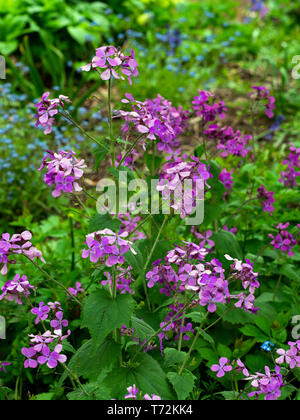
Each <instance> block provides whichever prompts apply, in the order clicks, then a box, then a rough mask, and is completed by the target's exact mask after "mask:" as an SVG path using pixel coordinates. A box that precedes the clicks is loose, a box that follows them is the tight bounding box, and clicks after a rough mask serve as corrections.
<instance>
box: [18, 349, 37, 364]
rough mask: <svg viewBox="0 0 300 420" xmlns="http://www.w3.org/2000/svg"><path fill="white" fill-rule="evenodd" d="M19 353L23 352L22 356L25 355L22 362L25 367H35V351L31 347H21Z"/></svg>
mask: <svg viewBox="0 0 300 420" xmlns="http://www.w3.org/2000/svg"><path fill="white" fill-rule="evenodd" d="M21 353H22V354H23V356H25V357H26V358H27V360H25V362H24V367H25V369H27V368H31V369H35V368H37V366H38V363H37V361H36V360H35V359H34V357H35V356H36V353H37V352H36V351H35V350H34V349H33V348H29V349H27V348H26V347H23V348H22V350H21Z"/></svg>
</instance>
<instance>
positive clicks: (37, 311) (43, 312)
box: [31, 302, 50, 324]
mask: <svg viewBox="0 0 300 420" xmlns="http://www.w3.org/2000/svg"><path fill="white" fill-rule="evenodd" d="M49 312H50V308H49V307H48V306H47V305H44V302H41V303H40V304H39V306H38V307H37V308H33V309H32V310H31V313H32V314H33V315H36V320H35V324H38V323H39V322H40V321H45V320H46V319H47V318H48V314H49Z"/></svg>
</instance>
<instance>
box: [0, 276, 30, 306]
mask: <svg viewBox="0 0 300 420" xmlns="http://www.w3.org/2000/svg"><path fill="white" fill-rule="evenodd" d="M29 289H34V287H33V286H31V284H30V283H29V281H28V280H27V277H26V276H22V277H21V276H20V274H16V276H15V277H14V279H13V280H11V281H8V282H7V283H6V284H5V285H4V287H3V288H2V292H3V293H2V295H0V301H1V300H3V299H6V300H8V301H10V302H13V301H16V303H17V304H18V305H22V303H23V302H22V297H23V298H27V297H28V296H29V295H30V290H29Z"/></svg>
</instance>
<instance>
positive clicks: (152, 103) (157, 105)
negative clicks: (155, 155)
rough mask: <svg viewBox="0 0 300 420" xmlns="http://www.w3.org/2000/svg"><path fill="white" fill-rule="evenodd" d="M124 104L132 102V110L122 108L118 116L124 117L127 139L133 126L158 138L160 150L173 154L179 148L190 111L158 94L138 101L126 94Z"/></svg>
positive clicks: (151, 137)
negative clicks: (176, 105)
mask: <svg viewBox="0 0 300 420" xmlns="http://www.w3.org/2000/svg"><path fill="white" fill-rule="evenodd" d="M125 96H126V99H123V100H122V102H123V103H124V104H130V105H131V107H132V111H123V110H120V111H118V112H117V113H116V116H118V117H122V118H123V119H124V121H125V124H124V125H123V127H122V131H123V138H124V139H126V138H127V136H128V134H129V132H130V129H131V128H132V127H133V128H134V129H135V130H136V131H137V133H138V134H139V135H143V134H144V135H145V136H144V137H145V138H147V139H149V140H156V139H158V144H157V148H158V150H159V151H160V152H165V153H168V154H173V153H174V150H175V149H176V148H178V146H179V141H178V139H177V137H178V135H179V134H181V133H182V132H183V131H184V130H185V128H186V123H185V121H186V120H187V119H188V114H189V113H188V111H183V109H182V108H181V107H179V108H178V109H176V108H175V107H174V106H173V105H172V103H171V102H169V101H168V100H167V99H165V98H163V97H162V96H160V95H158V96H157V97H156V98H155V99H153V100H150V99H146V101H144V102H140V101H136V100H135V99H134V98H133V96H132V95H131V94H126V95H125Z"/></svg>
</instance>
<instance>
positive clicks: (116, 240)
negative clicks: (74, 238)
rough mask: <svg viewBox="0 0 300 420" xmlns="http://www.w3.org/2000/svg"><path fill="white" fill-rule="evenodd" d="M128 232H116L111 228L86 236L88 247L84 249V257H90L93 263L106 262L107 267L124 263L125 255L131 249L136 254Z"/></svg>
mask: <svg viewBox="0 0 300 420" xmlns="http://www.w3.org/2000/svg"><path fill="white" fill-rule="evenodd" d="M127 237H128V232H123V233H121V234H116V233H114V232H113V231H112V230H110V229H104V230H100V231H98V232H94V233H91V234H89V235H87V236H86V242H85V245H87V247H88V249H84V250H83V251H82V258H90V261H91V262H92V263H95V264H96V263H98V261H99V260H100V261H101V263H104V264H105V265H106V266H107V267H112V266H114V265H117V264H119V265H122V264H124V262H125V257H124V255H125V254H126V253H127V252H128V251H129V250H130V251H131V252H132V253H133V254H134V255H135V254H136V252H135V251H134V249H133V248H132V246H131V245H132V242H131V241H128V240H127V239H126V238H127Z"/></svg>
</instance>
